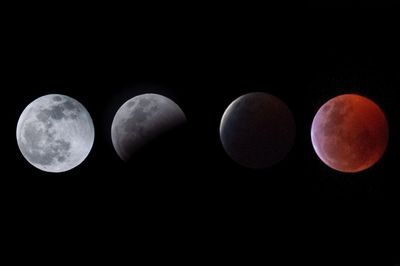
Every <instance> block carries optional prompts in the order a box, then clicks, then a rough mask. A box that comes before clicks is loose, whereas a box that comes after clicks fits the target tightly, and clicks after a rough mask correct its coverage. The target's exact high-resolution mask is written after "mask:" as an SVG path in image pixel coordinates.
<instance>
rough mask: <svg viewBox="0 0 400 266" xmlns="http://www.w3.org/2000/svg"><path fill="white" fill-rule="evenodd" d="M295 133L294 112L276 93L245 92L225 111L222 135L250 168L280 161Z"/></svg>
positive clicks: (239, 160)
mask: <svg viewBox="0 0 400 266" xmlns="http://www.w3.org/2000/svg"><path fill="white" fill-rule="evenodd" d="M295 135H296V126H295V122H294V118H293V115H292V113H291V111H290V110H289V108H288V107H287V105H286V104H285V103H284V102H282V101H281V100H280V99H278V98H277V97H275V96H273V95H271V94H268V93H263V92H253V93H248V94H245V95H243V96H241V97H239V98H237V99H236V100H235V101H233V102H232V103H231V104H230V105H229V106H228V108H227V109H226V111H225V112H224V114H223V116H222V119H221V124H220V138H221V142H222V145H223V147H224V149H225V151H226V152H227V154H228V155H229V156H230V157H231V158H232V159H233V160H234V161H236V162H237V163H239V164H241V165H243V166H246V167H249V168H255V169H258V168H265V167H269V166H272V165H274V164H276V163H278V162H279V161H281V160H282V159H283V158H284V157H285V156H286V154H287V153H288V152H289V151H290V149H291V147H292V145H293V142H294V138H295Z"/></svg>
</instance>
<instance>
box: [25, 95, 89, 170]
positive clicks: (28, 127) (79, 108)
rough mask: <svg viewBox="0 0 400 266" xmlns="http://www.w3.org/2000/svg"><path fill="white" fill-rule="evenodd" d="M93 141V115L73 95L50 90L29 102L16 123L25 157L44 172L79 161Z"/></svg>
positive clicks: (71, 165) (60, 168) (68, 166)
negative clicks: (50, 91)
mask: <svg viewBox="0 0 400 266" xmlns="http://www.w3.org/2000/svg"><path fill="white" fill-rule="evenodd" d="M93 141H94V126H93V121H92V118H91V117H90V115H89V113H88V111H87V110H86V109H85V107H84V106H83V105H82V104H80V103H79V102H78V101H76V100H75V99H73V98H71V97H68V96H65V95H60V94H50V95H45V96H42V97H40V98H38V99H36V100H35V101H33V102H32V103H30V104H29V105H28V106H27V107H26V108H25V110H24V111H23V112H22V114H21V116H20V118H19V120H18V124H17V143H18V147H19V149H20V151H21V153H22V155H23V156H24V157H25V159H26V160H27V161H28V162H29V163H31V164H32V165H33V166H35V167H36V168H38V169H40V170H43V171H46V172H53V173H58V172H64V171H68V170H70V169H72V168H74V167H76V166H77V165H79V164H80V163H82V162H83V161H84V160H85V158H86V157H87V155H88V154H89V152H90V150H91V148H92V146H93Z"/></svg>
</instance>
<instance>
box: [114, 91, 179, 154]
mask: <svg viewBox="0 0 400 266" xmlns="http://www.w3.org/2000/svg"><path fill="white" fill-rule="evenodd" d="M184 122H186V117H185V114H184V113H183V111H182V110H181V109H180V108H179V106H178V105H177V104H176V103H174V102H173V101H171V100H170V99H168V98H166V97H164V96H161V95H158V94H151V93H149V94H142V95H139V96H136V97H134V98H132V99H130V100H128V101H127V102H125V103H124V104H123V105H122V106H121V107H120V108H119V110H118V111H117V113H116V114H115V117H114V120H113V122H112V126H111V138H112V143H113V145H114V148H115V151H116V152H117V153H118V155H119V157H120V158H121V159H122V160H124V161H127V160H129V158H130V157H131V156H132V155H133V154H134V153H135V152H136V151H138V150H139V149H140V148H141V147H143V146H144V145H145V144H146V143H148V142H149V141H151V140H152V139H154V138H156V137H157V136H160V135H161V134H163V133H164V132H167V131H169V130H171V129H173V128H175V127H177V126H179V125H181V124H183V123H184Z"/></svg>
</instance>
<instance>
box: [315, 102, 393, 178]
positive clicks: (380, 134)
mask: <svg viewBox="0 0 400 266" xmlns="http://www.w3.org/2000/svg"><path fill="white" fill-rule="evenodd" d="M388 138H389V129H388V123H387V121H386V118H385V115H384V113H383V111H382V110H381V109H380V108H379V106H378V105H376V104H375V103H374V102H373V101H371V100H369V99H367V98H365V97H362V96H359V95H355V94H344V95H340V96H337V97H335V98H333V99H331V100H329V101H328V102H326V103H325V104H324V105H323V106H322V107H321V108H320V109H319V110H318V112H317V114H316V115H315V117H314V120H313V123H312V128H311V140H312V144H313V147H314V149H315V152H316V153H317V155H318V157H319V158H320V159H321V160H322V161H323V162H324V163H325V164H326V165H328V166H329V167H331V168H333V169H335V170H338V171H341V172H350V173H351V172H359V171H362V170H365V169H367V168H369V167H371V166H372V165H374V164H375V163H376V162H377V161H378V160H379V159H380V158H381V157H382V155H383V153H384V151H385V149H386V146H387V144H388Z"/></svg>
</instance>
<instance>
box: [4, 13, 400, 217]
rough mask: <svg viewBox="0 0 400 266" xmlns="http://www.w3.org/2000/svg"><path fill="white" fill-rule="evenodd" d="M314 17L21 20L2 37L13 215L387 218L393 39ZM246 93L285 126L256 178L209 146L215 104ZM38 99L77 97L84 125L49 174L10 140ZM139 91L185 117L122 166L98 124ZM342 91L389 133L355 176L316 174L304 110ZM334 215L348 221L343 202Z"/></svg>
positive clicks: (399, 132)
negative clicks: (282, 145)
mask: <svg viewBox="0 0 400 266" xmlns="http://www.w3.org/2000/svg"><path fill="white" fill-rule="evenodd" d="M331 15H332V14H331ZM323 17H324V15H321V16H318V15H314V16H313V17H310V16H309V14H308V13H305V14H302V15H300V14H298V15H297V16H296V17H294V18H293V20H290V21H288V22H287V23H286V22H283V21H281V22H280V23H279V24H280V25H279V27H278V26H276V25H275V24H274V23H271V22H270V21H265V22H264V23H265V24H261V25H258V27H249V28H247V27H245V26H242V27H241V26H240V23H238V24H236V23H235V24H232V25H231V24H230V23H219V24H217V25H215V26H212V25H205V24H204V23H198V24H196V25H191V26H188V28H182V29H179V30H178V29H176V28H173V29H174V30H172V29H170V28H167V29H160V28H158V29H157V30H155V29H152V30H150V29H148V28H144V27H142V28H141V27H134V28H120V27H115V28H113V27H111V26H107V25H108V24H107V23H99V24H98V25H96V23H91V24H90V25H80V26H77V25H74V26H69V25H62V26H60V25H57V26H55V25H53V26H51V25H48V26H47V27H42V26H43V25H42V26H31V25H28V24H24V25H23V26H22V27H18V28H19V29H20V31H18V33H15V32H13V31H12V30H10V35H12V38H11V40H12V41H11V42H10V43H9V45H8V46H7V53H6V62H7V70H6V72H5V74H6V75H5V81H4V82H5V85H6V87H7V88H6V89H4V90H3V91H6V95H7V99H9V98H11V99H12V100H5V101H7V102H6V107H7V109H8V112H7V113H8V114H10V115H9V116H8V117H7V122H9V125H8V126H7V128H6V127H5V126H4V127H3V133H4V132H6V134H7V139H8V141H7V142H6V144H5V145H6V149H5V150H6V151H7V154H12V156H9V157H10V158H11V162H10V163H7V166H6V167H7V168H9V169H10V171H9V172H8V174H5V175H4V176H3V177H2V179H3V181H2V183H3V188H2V190H3V191H4V193H3V195H6V198H7V201H9V202H13V205H12V206H14V207H16V206H17V207H18V208H17V209H19V210H21V212H23V213H26V215H22V216H23V217H28V216H30V215H32V216H35V215H36V214H37V213H46V215H50V214H49V210H55V209H68V210H69V212H73V213H75V211H76V212H77V213H80V215H89V214H87V213H90V212H96V213H98V212H101V211H102V210H103V209H106V210H108V211H112V212H114V211H115V212H117V213H118V212H119V211H123V210H126V209H129V212H133V213H144V212H145V213H148V214H149V215H150V216H151V215H152V214H151V211H149V210H157V211H158V212H162V213H164V212H165V213H169V212H170V211H168V209H173V210H175V211H176V212H179V211H178V210H186V211H187V210H190V209H194V208H200V209H203V208H204V209H209V210H211V211H214V212H217V213H218V212H219V210H220V209H226V208H227V209H232V208H236V207H235V206H237V207H239V206H241V207H242V208H243V207H245V206H247V205H252V206H254V204H257V205H261V206H264V207H265V206H268V207H266V208H271V209H279V208H278V207H277V206H288V205H291V204H292V203H293V202H294V203H295V204H299V202H301V203H304V204H311V205H312V206H316V205H320V204H322V203H320V202H322V201H321V200H355V201H366V200H382V202H386V204H385V208H384V209H388V210H390V209H391V207H390V206H396V204H397V203H399V195H400V194H399V192H398V191H399V189H400V180H399V174H398V165H399V163H400V159H399V158H400V157H399V148H400V128H399V117H400V105H399V103H398V99H399V95H400V93H399V89H400V72H399V59H400V57H399V53H398V47H399V46H398V45H397V44H398V43H397V42H396V41H395V40H396V39H397V36H395V35H396V34H395V32H393V31H392V30H393V29H392V28H393V27H391V26H390V25H392V24H391V22H390V21H383V20H382V17H383V16H382V17H379V19H376V20H374V17H372V18H371V16H369V15H365V14H364V15H362V14H358V17H357V19H355V18H352V19H351V17H352V15H350V14H347V15H344V16H343V17H341V18H342V19H336V20H332V19H328V18H323ZM333 17H335V16H334V15H333V16H332V17H330V18H333ZM378 20H379V23H378ZM66 24H67V23H66ZM88 24H89V23H88ZM254 91H263V92H267V93H271V94H273V95H275V96H277V97H279V98H280V99H282V100H283V101H284V102H285V103H286V104H287V105H288V106H289V108H290V109H291V111H292V113H293V114H294V117H295V122H296V126H297V133H296V140H295V144H294V146H293V148H292V150H291V151H290V153H289V154H288V156H287V157H286V158H285V159H284V160H283V161H281V162H280V163H279V164H277V165H275V166H272V167H270V168H266V169H262V170H252V169H247V168H245V167H242V166H240V165H238V164H236V163H235V162H234V161H232V160H231V159H230V158H229V157H228V156H227V155H226V153H225V151H224V150H223V147H222V145H221V142H220V140H219V123H220V119H221V116H222V114H223V112H224V110H225V108H226V107H227V106H228V105H229V104H230V103H231V102H232V101H233V100H234V99H236V98H237V97H239V96H241V95H242V94H245V93H248V92H254ZM50 93H59V94H65V95H68V96H70V97H73V98H75V99H76V100H78V101H79V102H80V103H82V104H83V105H84V106H85V107H86V109H87V110H88V111H89V113H90V114H91V116H92V119H93V122H94V126H95V142H94V145H93V148H92V151H91V152H90V154H89V156H88V157H87V159H86V160H85V161H84V162H83V163H82V164H81V165H79V166H78V167H76V168H74V169H72V170H71V171H68V172H65V173H60V174H52V173H46V172H42V171H40V170H38V169H36V168H34V167H33V166H31V165H30V164H29V163H28V162H27V161H26V160H25V159H24V158H23V156H22V155H21V153H20V151H19V149H18V146H17V142H16V140H15V128H16V124H17V121H18V118H19V115H20V114H21V112H22V111H23V109H24V108H25V107H26V105H27V104H29V103H30V102H31V101H33V100H34V99H36V98H37V97H39V96H42V95H45V94H50ZM142 93H158V94H161V95H164V96H166V97H169V98H170V99H172V100H173V101H175V102H176V103H177V104H178V105H179V106H180V107H181V109H182V110H183V111H184V112H185V114H186V117H187V120H188V122H187V124H186V125H184V126H182V127H180V128H178V129H177V130H175V131H173V132H170V133H169V134H166V135H164V136H163V137H161V138H159V139H156V140H154V141H153V142H152V143H151V144H149V145H148V146H147V147H145V148H144V149H143V150H142V151H140V152H139V153H138V154H137V155H136V156H135V157H134V158H133V160H131V161H130V162H129V163H124V162H123V161H121V160H120V158H119V157H118V155H117V154H116V152H115V151H114V148H113V146H112V143H111V136H110V128H111V122H112V119H113V116H114V114H115V112H116V111H117V110H118V108H119V107H120V105H122V104H123V103H124V102H125V101H127V100H128V99H130V98H132V97H134V96H136V95H139V94H142ZM342 93H357V94H361V95H364V96H366V97H368V98H370V99H372V100H373V101H375V102H376V103H377V104H378V105H380V107H381V108H382V109H383V110H384V112H385V114H386V116H387V118H388V122H389V126H390V139H389V145H388V149H387V151H386V153H385V155H384V157H383V158H382V159H381V160H380V161H379V162H378V163H377V164H376V165H375V166H373V167H372V168H370V169H368V170H366V171H363V172H360V173H357V174H344V173H340V172H337V171H334V170H332V169H330V168H328V167H327V166H326V165H325V164H323V163H322V162H321V161H320V159H319V158H318V157H317V155H316V154H315V152H314V150H313V147H312V145H311V139H310V127H311V122H312V119H313V117H314V115H315V113H316V112H317V110H318V108H319V107H320V106H321V105H322V104H323V103H325V102H326V101H327V100H329V99H330V98H332V97H334V96H337V95H339V94H342ZM9 151H10V152H9ZM4 153H6V152H4ZM49 199H51V200H49ZM323 205H324V204H323ZM271 206H275V207H271ZM363 206H364V207H363V208H365V209H368V207H366V206H365V204H364V205H363ZM245 208H246V207H245ZM316 208H317V207H316ZM375 208H376V209H379V207H374V208H373V209H374V210H376V209H375ZM9 209H10V210H11V209H13V210H11V212H12V213H14V214H16V213H17V212H16V211H15V208H9ZM289 209H290V208H289ZM346 209H347V211H348V212H349V213H350V212H351V211H350V209H351V208H350V207H349V205H347V207H346ZM397 209H398V205H397ZM72 210H74V211H72ZM271 212H272V211H271ZM50 213H51V211H50ZM299 213H301V211H299ZM390 213H391V212H390ZM19 215H20V214H19ZM390 215H391V214H390ZM390 215H389V216H390ZM117 216H118V215H117ZM317 216H318V215H316V214H315V217H317ZM344 216H345V215H344V214H343V217H344ZM118 217H121V216H118ZM124 217H125V216H124ZM127 217H129V215H127ZM106 219H107V218H106ZM108 219H109V218H108ZM127 219H128V218H127ZM129 219H131V218H129ZM133 219H134V218H133ZM275 223H277V222H275ZM381 224H384V222H383V221H382V223H381ZM275 225H276V224H275Z"/></svg>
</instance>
